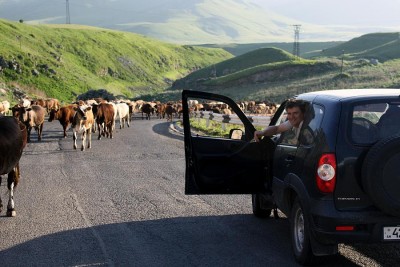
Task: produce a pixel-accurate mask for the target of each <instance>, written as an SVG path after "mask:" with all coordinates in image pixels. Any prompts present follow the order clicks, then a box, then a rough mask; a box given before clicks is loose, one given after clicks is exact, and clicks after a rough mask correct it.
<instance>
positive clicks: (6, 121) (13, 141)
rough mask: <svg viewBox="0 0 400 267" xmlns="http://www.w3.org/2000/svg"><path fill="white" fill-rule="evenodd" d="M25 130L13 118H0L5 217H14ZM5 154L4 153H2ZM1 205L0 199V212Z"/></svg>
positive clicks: (1, 172)
mask: <svg viewBox="0 0 400 267" xmlns="http://www.w3.org/2000/svg"><path fill="white" fill-rule="evenodd" d="M26 138H27V135H26V129H25V126H24V125H23V124H22V123H20V122H19V121H18V120H17V119H16V118H14V117H8V116H1V117H0V151H2V153H0V185H1V180H2V176H1V175H3V174H7V176H8V178H7V188H8V191H9V198H8V204H7V216H8V217H14V216H15V215H16V211H15V206H14V188H15V187H16V186H17V185H18V182H19V178H20V170H19V160H20V158H21V155H22V151H23V149H24V147H25V145H26ZM4 152H6V153H4ZM2 208H3V203H2V201H1V197H0V212H1V210H2Z"/></svg>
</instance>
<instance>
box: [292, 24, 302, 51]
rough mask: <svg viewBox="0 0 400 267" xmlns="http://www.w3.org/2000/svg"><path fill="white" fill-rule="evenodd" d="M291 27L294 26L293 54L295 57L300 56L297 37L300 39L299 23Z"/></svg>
mask: <svg viewBox="0 0 400 267" xmlns="http://www.w3.org/2000/svg"><path fill="white" fill-rule="evenodd" d="M293 27H294V42H293V55H294V56H295V57H296V58H299V57H300V42H299V39H300V27H301V25H299V24H296V25H293Z"/></svg>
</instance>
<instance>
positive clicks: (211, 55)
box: [0, 20, 232, 101]
mask: <svg viewBox="0 0 400 267" xmlns="http://www.w3.org/2000/svg"><path fill="white" fill-rule="evenodd" d="M0 35H1V37H2V38H1V39H0V43H1V45H0V87H3V88H4V87H5V88H20V89H22V90H23V91H26V92H27V93H29V94H31V95H41V96H43V97H56V98H59V99H61V100H64V101H71V100H72V99H74V98H75V97H76V95H78V94H81V93H83V92H86V91H88V90H90V89H100V88H101V89H107V90H108V91H110V92H111V93H113V94H114V95H124V96H125V97H130V98H134V97H139V96H140V95H142V94H144V93H146V94H150V95H151V94H152V93H155V92H161V91H163V90H164V89H165V88H166V87H168V86H170V85H171V84H172V82H173V81H174V80H175V79H177V78H180V77H183V76H185V75H186V74H187V73H189V72H191V71H193V70H195V69H200V68H203V67H206V66H209V65H211V64H215V63H218V62H220V61H223V60H225V59H229V58H231V57H232V55H231V54H229V53H228V52H226V51H224V50H223V49H210V48H203V47H193V46H181V45H173V44H169V43H164V42H160V41H157V40H154V39H151V38H148V37H145V36H141V35H138V34H133V33H128V32H120V31H114V30H106V29H102V28H95V27H88V26H79V25H36V26H32V25H27V24H24V23H16V22H10V21H7V20H0Z"/></svg>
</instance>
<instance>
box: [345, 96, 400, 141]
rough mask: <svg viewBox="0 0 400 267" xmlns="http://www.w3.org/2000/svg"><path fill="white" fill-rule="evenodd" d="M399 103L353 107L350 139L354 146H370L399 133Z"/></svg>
mask: <svg viewBox="0 0 400 267" xmlns="http://www.w3.org/2000/svg"><path fill="white" fill-rule="evenodd" d="M399 118H400V103H391V102H381V103H370V104H359V105H355V106H354V108H353V114H352V120H351V122H352V124H351V133H350V134H351V138H352V141H353V142H354V143H356V144H372V143H375V142H377V141H379V140H381V139H383V138H387V137H389V136H391V135H395V134H399V133H400V119H399Z"/></svg>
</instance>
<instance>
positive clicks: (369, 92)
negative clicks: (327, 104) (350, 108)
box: [298, 88, 400, 100]
mask: <svg viewBox="0 0 400 267" xmlns="http://www.w3.org/2000/svg"><path fill="white" fill-rule="evenodd" d="M324 96H325V97H328V98H332V99H336V100H343V99H349V98H365V97H382V96H391V97H393V96H394V97H396V96H398V97H400V89H395V88H368V89H339V90H325V91H314V92H309V93H303V94H300V95H298V98H306V99H310V98H311V99H313V98H315V97H318V98H320V97H324Z"/></svg>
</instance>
